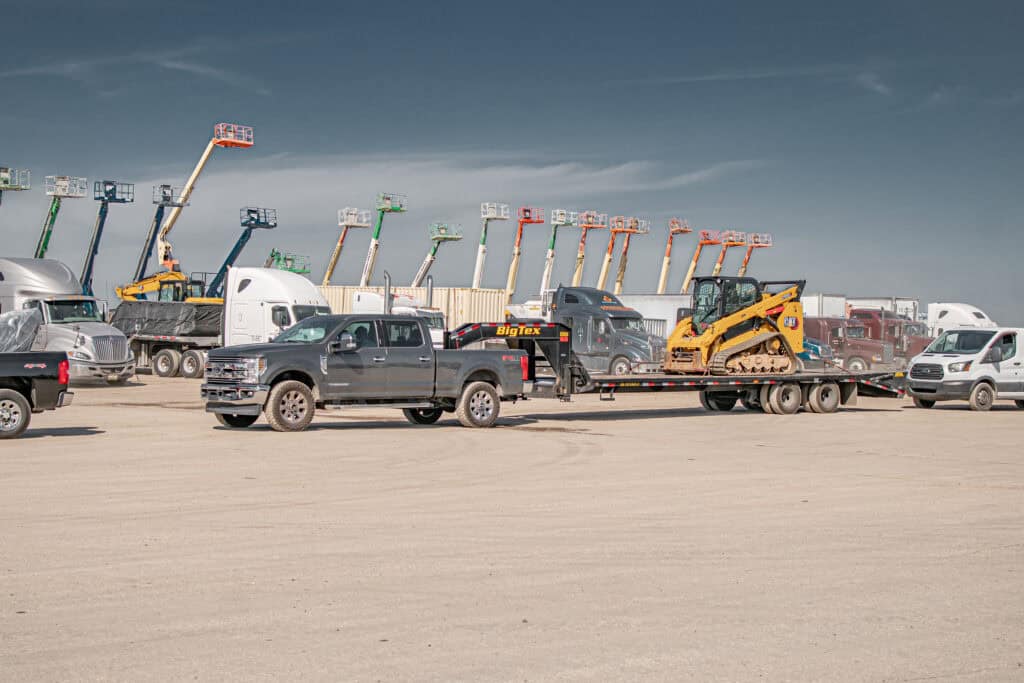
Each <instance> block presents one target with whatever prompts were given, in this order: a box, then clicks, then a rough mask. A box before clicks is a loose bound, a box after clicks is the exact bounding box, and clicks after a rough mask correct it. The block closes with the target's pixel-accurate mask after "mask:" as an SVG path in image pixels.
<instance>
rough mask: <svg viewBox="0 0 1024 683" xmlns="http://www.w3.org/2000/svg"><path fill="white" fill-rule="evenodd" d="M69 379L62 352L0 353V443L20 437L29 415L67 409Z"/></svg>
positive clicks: (69, 396)
mask: <svg viewBox="0 0 1024 683" xmlns="http://www.w3.org/2000/svg"><path fill="white" fill-rule="evenodd" d="M69 379H70V364H69V363H68V356H67V354H66V353H64V352H63V351H60V352H35V351H28V352H24V353H0V439H12V438H16V437H19V436H21V435H22V434H24V433H25V430H26V429H28V426H29V423H30V422H31V420H32V413H41V412H43V411H44V410H53V409H55V408H62V407H64V406H68V405H71V401H72V399H73V398H74V394H73V393H72V392H70V391H68V381H69Z"/></svg>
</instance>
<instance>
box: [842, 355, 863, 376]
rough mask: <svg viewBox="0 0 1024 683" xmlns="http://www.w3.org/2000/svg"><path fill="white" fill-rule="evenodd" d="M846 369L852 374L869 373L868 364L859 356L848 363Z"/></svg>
mask: <svg viewBox="0 0 1024 683" xmlns="http://www.w3.org/2000/svg"><path fill="white" fill-rule="evenodd" d="M846 369H847V370H849V371H850V372H867V369H868V362H867V361H866V360H864V359H863V358H861V357H859V356H854V357H853V358H851V359H849V360H848V361H846Z"/></svg>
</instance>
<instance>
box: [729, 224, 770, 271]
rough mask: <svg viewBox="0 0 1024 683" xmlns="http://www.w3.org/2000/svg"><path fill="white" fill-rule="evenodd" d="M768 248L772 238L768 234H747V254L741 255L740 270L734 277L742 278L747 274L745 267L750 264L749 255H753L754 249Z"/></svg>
mask: <svg viewBox="0 0 1024 683" xmlns="http://www.w3.org/2000/svg"><path fill="white" fill-rule="evenodd" d="M770 246H772V236H771V235H770V234H769V233H767V232H748V233H747V253H746V254H744V255H743V263H742V264H741V265H740V270H739V272H738V273H736V275H737V276H739V277H743V276H744V275H746V274H747V266H748V265H749V264H750V255H751V254H752V253H754V250H755V249H766V248H768V247H770Z"/></svg>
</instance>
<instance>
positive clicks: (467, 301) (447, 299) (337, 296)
mask: <svg viewBox="0 0 1024 683" xmlns="http://www.w3.org/2000/svg"><path fill="white" fill-rule="evenodd" d="M320 289H321V291H322V292H323V294H324V298H325V299H327V303H328V304H330V306H331V311H332V312H334V313H348V312H350V311H351V310H352V296H353V294H354V293H355V292H376V293H377V294H380V295H381V296H383V295H384V288H383V287H353V286H345V285H330V286H328V287H321V288H320ZM391 292H392V293H393V294H405V295H408V296H411V297H412V298H414V299H416V300H417V301H419V302H421V303H422V304H423V305H426V301H427V289H426V287H392V288H391ZM432 305H433V307H434V308H437V309H440V310H441V312H442V313H444V317H445V320H446V321H447V322H448V328H449V329H455V328H456V327H458V326H459V325H464V324H466V323H478V322H495V321H499V320H504V319H505V290H503V289H470V288H468V287H434V301H433V304H432Z"/></svg>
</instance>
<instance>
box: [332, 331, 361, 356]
mask: <svg viewBox="0 0 1024 683" xmlns="http://www.w3.org/2000/svg"><path fill="white" fill-rule="evenodd" d="M328 347H329V349H330V351H331V353H345V352H346V351H355V350H356V349H358V348H359V343H358V342H357V341H356V338H355V337H353V336H352V335H351V334H349V333H348V332H344V333H342V335H341V336H340V337H338V340H337V341H332V342H331V343H330V344H329V345H328Z"/></svg>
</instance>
